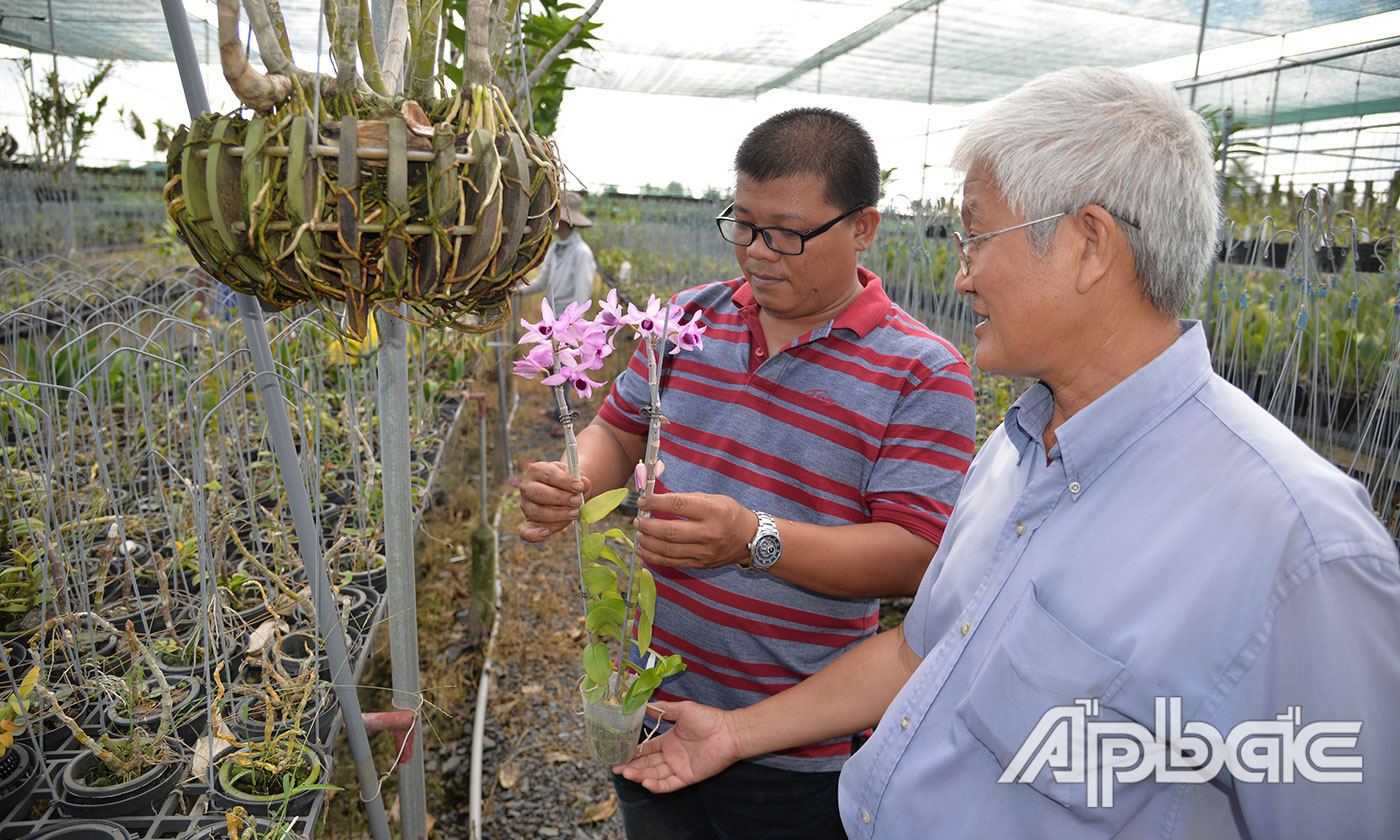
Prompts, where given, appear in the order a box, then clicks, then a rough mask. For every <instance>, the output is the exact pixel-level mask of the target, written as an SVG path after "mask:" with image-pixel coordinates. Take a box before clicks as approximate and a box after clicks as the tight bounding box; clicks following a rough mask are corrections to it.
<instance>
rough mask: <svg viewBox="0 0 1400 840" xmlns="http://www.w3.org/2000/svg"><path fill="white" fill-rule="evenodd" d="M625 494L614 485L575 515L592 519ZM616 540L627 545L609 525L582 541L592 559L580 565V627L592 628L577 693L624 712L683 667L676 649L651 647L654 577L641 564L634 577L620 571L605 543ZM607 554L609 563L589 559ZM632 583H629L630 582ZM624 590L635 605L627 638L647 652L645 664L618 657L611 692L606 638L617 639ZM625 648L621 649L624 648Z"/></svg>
mask: <svg viewBox="0 0 1400 840" xmlns="http://www.w3.org/2000/svg"><path fill="white" fill-rule="evenodd" d="M626 495H627V488H625V487H623V488H619V489H617V490H612V491H610V492H608V493H601V494H599V495H597V496H595V497H594V498H592V499H590V500H589V501H588V502H587V503H586V504H585V505H584V506H583V509H582V510H581V511H580V514H579V516H580V519H582V520H583V521H584V522H587V523H590V524H591V523H593V522H597V521H598V520H600V519H602V518H603V517H605V516H607V515H608V514H609V513H612V511H613V510H614V509H615V508H616V507H617V506H618V505H619V504H621V502H622V500H623V498H625V497H626ZM610 539H611V540H616V541H618V542H620V543H623V544H624V545H626V546H628V547H629V548H631V547H632V546H633V543H632V540H631V538H630V537H628V536H627V534H626V533H624V532H623V531H622V530H621V529H619V528H610V529H608V530H607V531H604V532H603V533H590V534H588V536H586V537H585V538H584V540H583V543H582V549H581V550H582V552H583V559H584V561H585V562H588V563H591V564H592V565H590V566H588V567H587V568H586V569H584V572H583V584H584V588H585V590H586V591H587V593H588V599H587V602H586V604H585V613H584V627H585V628H586V629H587V630H588V631H589V632H590V633H591V634H593V637H591V638H592V640H591V641H590V642H589V644H588V645H587V646H586V647H585V648H584V650H583V670H584V675H585V676H584V679H583V686H582V690H583V694H584V696H585V697H587V698H588V699H589V700H590V701H593V702H597V701H603V702H616V703H619V704H620V705H621V706H622V711H623V712H624V713H628V714H630V713H631V712H634V711H636V710H637V709H639V708H641V707H642V705H644V704H645V703H646V701H647V700H648V699H650V698H651V694H652V692H653V691H655V690H656V687H657V686H659V685H660V684H661V681H662V680H663V679H665V678H666V677H668V676H670V675H672V674H675V673H679V672H680V671H683V670H684V669H685V664H684V663H683V662H681V658H680V656H679V655H676V654H673V655H670V656H660V655H659V654H657V653H656V652H655V651H653V650H652V649H651V633H652V624H653V622H654V621H655V619H656V580H655V579H654V578H653V577H652V574H651V571H650V570H649V569H647V568H646V567H645V566H643V567H642V568H640V569H638V570H637V573H636V580H635V581H630V580H628V579H627V578H626V577H625V571H626V569H625V567H624V566H623V564H622V562H621V560H620V559H619V558H618V556H617V553H616V551H614V550H613V549H612V548H611V547H610V546H608V545H607V544H606V542H607V540H610ZM599 559H604V560H607V562H608V563H610V564H612V565H603V564H602V563H597V562H595V561H597V560H599ZM633 583H635V584H636V585H635V586H632V584H633ZM624 592H626V593H628V594H629V595H631V596H634V597H635V598H636V603H635V604H633V605H632V607H631V608H632V609H634V610H635V611H636V614H637V615H636V628H637V629H636V638H635V639H632V640H629V641H628V643H627V644H628V646H629V647H632V648H635V650H636V651H637V653H638V654H639V658H641V659H643V660H646V659H647V658H648V655H650V657H651V665H650V666H649V667H646V668H638V667H637V666H636V665H635V664H634V663H633V662H631V661H629V660H628V657H626V656H622V657H620V658H621V660H622V661H623V663H624V664H623V666H622V667H623V668H625V669H626V673H625V674H624V675H623V679H622V681H621V696H620V697H616V696H613V694H612V689H613V685H614V684H615V682H616V681H615V679H614V675H615V674H616V668H617V661H616V660H617V657H614V655H613V653H612V650H611V648H610V647H609V645H608V643H607V641H606V639H612V640H614V641H616V642H617V643H619V644H622V642H623V639H622V623H623V619H624V618H625V617H626V615H627V610H628V604H627V602H626V600H624V595H623V593H624ZM624 652H625V651H624Z"/></svg>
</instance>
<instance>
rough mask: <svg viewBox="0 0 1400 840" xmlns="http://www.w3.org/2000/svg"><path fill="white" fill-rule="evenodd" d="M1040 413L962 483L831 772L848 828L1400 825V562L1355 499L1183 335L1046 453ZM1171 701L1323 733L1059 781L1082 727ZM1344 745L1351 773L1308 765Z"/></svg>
mask: <svg viewBox="0 0 1400 840" xmlns="http://www.w3.org/2000/svg"><path fill="white" fill-rule="evenodd" d="M1050 413H1051V395H1050V392H1049V390H1048V389H1047V388H1046V387H1045V386H1044V385H1036V386H1034V387H1033V388H1032V389H1031V390H1030V391H1028V392H1027V393H1026V394H1025V395H1024V396H1022V397H1021V399H1019V400H1018V401H1017V402H1016V405H1014V406H1013V407H1012V408H1011V410H1010V411H1008V412H1007V415H1006V420H1005V422H1004V423H1003V424H1002V426H1001V427H1000V428H999V429H997V431H996V432H994V433H993V434H992V436H991V438H990V439H989V440H988V441H987V444H986V445H985V446H984V447H983V448H982V450H981V452H980V453H979V454H978V455H977V457H976V459H975V460H974V461H973V464H972V467H971V469H970V470H969V471H968V474H967V482H966V484H965V486H964V489H963V492H962V495H961V496H960V497H959V499H958V502H957V506H956V508H955V509H954V512H953V516H952V519H951V520H950V522H949V524H948V528H947V532H946V534H945V535H944V539H943V543H942V544H941V545H940V546H939V549H938V553H937V555H936V556H935V557H934V559H933V562H932V564H930V566H929V569H928V572H927V574H926V575H925V577H924V580H923V583H922V584H921V586H920V591H919V595H918V597H917V598H916V599H915V602H914V606H913V608H912V609H911V610H910V611H909V614H908V616H907V618H906V619H905V623H904V633H905V638H906V640H907V642H908V644H909V645H910V646H911V647H912V648H913V650H914V652H915V653H917V654H918V655H919V656H921V657H922V658H923V661H922V663H921V664H920V665H919V667H918V669H917V670H916V671H915V672H914V675H913V676H912V677H911V678H910V679H909V681H908V682H907V683H906V684H905V686H904V688H903V689H902V690H901V691H900V693H899V694H898V696H897V697H896V698H895V700H894V702H893V703H891V704H890V706H889V708H888V709H887V710H886V712H885V715H884V718H883V719H882V720H881V722H880V725H879V727H878V728H877V729H876V731H875V735H874V737H872V738H871V739H870V741H869V742H868V743H866V744H865V746H863V747H862V748H861V749H860V751H859V752H857V753H856V755H855V756H854V757H853V758H852V759H851V760H850V761H849V762H848V763H847V764H846V766H845V769H844V770H843V772H842V774H841V787H840V803H841V814H842V818H843V820H844V822H845V826H846V831H847V832H848V833H849V834H850V836H851V837H852V838H859V839H860V840H863V839H864V838H891V840H909V838H925V837H948V838H982V837H1015V838H1029V837H1055V838H1061V837H1062V838H1074V840H1080V838H1097V837H1128V838H1148V837H1151V838H1202V840H1205V839H1206V838H1209V840H1216V839H1217V838H1232V837H1253V838H1269V840H1274V838H1290V837H1297V838H1334V837H1335V838H1343V837H1344V838H1348V840H1361V839H1363V838H1395V837H1398V836H1400V564H1398V563H1397V557H1396V550H1395V544H1394V542H1393V541H1392V540H1391V539H1390V537H1389V536H1388V535H1387V534H1386V532H1385V530H1384V529H1383V528H1382V527H1381V526H1380V524H1379V522H1378V521H1377V520H1376V518H1375V516H1374V515H1373V514H1372V512H1371V506H1370V501H1369V499H1368V497H1367V495H1366V493H1365V491H1364V490H1363V488H1362V487H1361V486H1360V485H1359V484H1358V483H1356V482H1355V481H1353V480H1351V479H1349V478H1347V477H1346V476H1345V475H1343V474H1342V473H1341V472H1340V471H1339V470H1337V469H1336V468H1335V467H1333V466H1332V465H1330V464H1329V463H1327V462H1326V461H1325V460H1323V459H1322V458H1321V457H1319V456H1318V455H1317V454H1316V453H1314V452H1313V451H1312V450H1311V449H1310V448H1309V447H1308V446H1306V445H1305V444H1304V443H1303V442H1302V441H1300V440H1299V439H1298V438H1297V437H1295V436H1294V435H1293V434H1291V433H1290V432H1289V431H1288V430H1287V429H1286V428H1285V427H1284V426H1282V425H1281V424H1280V423H1279V422H1278V421H1277V420H1275V419H1274V418H1273V417H1271V416H1270V415H1269V414H1268V413H1267V412H1265V411H1264V410H1263V409H1262V408H1260V407H1259V406H1258V405H1257V404H1255V403H1254V402H1253V401H1252V400H1251V399H1249V397H1248V396H1246V395H1245V394H1244V393H1242V392H1241V391H1239V390H1238V389H1236V388H1234V387H1233V386H1231V385H1230V384H1228V383H1227V382H1225V381H1224V380H1223V379H1221V378H1220V377H1218V376H1216V375H1215V374H1214V373H1213V372H1212V371H1211V367H1210V357H1209V353H1208V351H1207V349H1206V343H1205V338H1204V333H1203V330H1202V329H1201V327H1200V325H1199V324H1198V323H1183V334H1182V337H1181V338H1180V339H1179V340H1178V341H1177V342H1176V343H1175V344H1173V345H1172V346H1171V347H1170V348H1168V349H1167V350H1166V351H1165V352H1163V353H1162V354H1161V355H1160V356H1158V357H1157V358H1156V359H1154V360H1153V361H1152V362H1151V363H1150V364H1148V365H1147V366H1145V367H1143V368H1142V369H1140V370H1139V371H1137V372H1136V373H1134V374H1133V375H1132V376H1131V377H1129V378H1128V379H1126V380H1124V381H1123V382H1121V383H1119V384H1118V385H1117V386H1116V387H1114V388H1113V389H1112V390H1111V391H1109V392H1108V393H1107V394H1105V395H1104V396H1102V397H1100V398H1099V399H1098V400H1096V401H1094V402H1093V403H1092V404H1091V405H1089V406H1087V407H1086V408H1084V409H1083V410H1081V411H1080V412H1078V413H1077V414H1075V415H1074V416H1073V417H1071V418H1070V419H1069V420H1068V421H1066V422H1065V423H1064V424H1063V425H1061V426H1060V427H1059V429H1057V431H1056V437H1057V440H1058V442H1057V444H1056V445H1055V448H1054V449H1053V450H1051V452H1050V453H1049V457H1048V458H1047V453H1046V451H1045V447H1044V443H1043V432H1044V429H1045V426H1046V424H1047V422H1048V421H1049V420H1050ZM1047 460H1048V461H1049V463H1048V464H1047ZM1172 697H1179V698H1181V700H1180V712H1179V714H1178V715H1177V717H1176V718H1175V720H1176V726H1178V727H1180V726H1181V725H1182V724H1183V723H1185V724H1186V726H1187V728H1186V730H1185V731H1186V732H1187V733H1188V734H1189V733H1191V732H1193V731H1196V732H1198V733H1199V732H1203V731H1204V730H1193V729H1191V728H1190V727H1191V726H1192V725H1193V723H1203V724H1209V725H1210V726H1212V727H1214V729H1215V730H1216V731H1218V732H1219V733H1220V734H1221V736H1222V738H1223V737H1225V736H1228V735H1229V734H1230V733H1231V731H1232V730H1235V734H1236V735H1237V736H1238V735H1242V734H1246V733H1249V734H1257V733H1258V732H1261V731H1262V729H1263V728H1268V726H1269V725H1272V727H1273V731H1274V732H1275V733H1280V732H1284V733H1288V735H1290V736H1292V735H1293V734H1294V733H1295V731H1296V736H1295V737H1292V738H1291V740H1292V741H1293V742H1294V743H1303V742H1305V741H1307V740H1308V739H1307V737H1304V736H1306V735H1309V734H1311V735H1318V734H1325V735H1336V736H1337V740H1332V741H1328V740H1327V739H1326V738H1317V739H1314V740H1313V741H1312V742H1311V749H1312V752H1311V753H1309V752H1308V750H1307V749H1306V748H1303V749H1299V750H1295V751H1291V752H1290V755H1289V757H1290V758H1291V760H1290V761H1286V762H1280V761H1274V760H1272V759H1271V758H1270V754H1269V753H1268V743H1273V744H1274V745H1275V746H1274V752H1275V753H1276V754H1281V753H1282V752H1283V750H1282V747H1281V746H1279V745H1282V744H1283V743H1284V741H1285V736H1284V735H1278V736H1277V737H1275V738H1273V740H1272V742H1270V741H1269V740H1268V739H1261V738H1254V739H1252V740H1247V741H1246V743H1245V746H1244V747H1243V748H1242V751H1241V752H1242V754H1243V753H1249V755H1246V757H1245V758H1244V759H1243V761H1242V762H1241V764H1242V765H1243V766H1239V767H1231V766H1229V765H1226V766H1225V767H1224V768H1223V769H1221V770H1220V771H1219V772H1218V773H1216V774H1214V776H1213V778H1212V779H1211V781H1210V782H1209V783H1191V782H1186V781H1175V782H1173V781H1171V780H1167V781H1155V780H1154V778H1153V776H1152V775H1148V776H1147V777H1146V778H1145V779H1144V780H1142V781H1133V782H1124V781H1121V779H1122V778H1124V777H1123V776H1119V777H1114V778H1117V779H1120V780H1119V781H1117V782H1116V784H1108V783H1106V782H1105V779H1104V776H1103V774H1102V773H1100V774H1097V775H1095V774H1090V775H1089V776H1087V777H1079V778H1078V780H1076V777H1075V776H1074V775H1073V774H1072V773H1069V772H1066V771H1067V770H1068V769H1072V767H1073V763H1072V762H1071V763H1068V764H1067V763H1066V761H1067V759H1066V756H1070V757H1071V758H1072V757H1074V755H1075V754H1076V750H1077V751H1078V752H1079V753H1081V754H1082V755H1080V756H1079V759H1078V760H1079V765H1080V766H1081V768H1082V767H1083V763H1084V761H1085V760H1087V759H1088V757H1090V756H1094V757H1097V756H1099V755H1101V754H1102V753H1101V752H1100V751H1098V750H1095V749H1094V748H1093V744H1094V743H1095V742H1094V741H1093V740H1092V739H1089V741H1088V744H1087V745H1086V742H1085V733H1086V732H1087V731H1090V730H1091V729H1092V728H1093V727H1094V725H1098V726H1100V727H1104V728H1107V727H1109V726H1115V727H1117V731H1119V732H1133V733H1139V735H1138V736H1137V739H1138V741H1140V742H1141V741H1146V742H1149V743H1148V749H1149V750H1150V749H1151V746H1152V744H1151V741H1152V740H1153V738H1152V737H1151V736H1152V735H1153V734H1154V733H1155V734H1156V735H1157V736H1158V738H1160V739H1166V738H1168V737H1169V732H1170V731H1171V728H1172V723H1171V720H1172V718H1171V712H1170V706H1169V705H1168V701H1167V698H1172ZM1157 698H1163V700H1160V701H1159V700H1158V699H1157ZM1077 700H1082V701H1085V703H1084V705H1077V704H1076V701H1077ZM1065 707H1067V708H1069V709H1076V708H1077V709H1079V710H1080V712H1081V713H1080V714H1079V715H1078V717H1077V721H1078V726H1077V727H1075V726H1073V725H1072V724H1073V723H1074V722H1075V720H1076V718H1075V716H1074V715H1073V714H1068V715H1066V714H1065V713H1064V708H1065ZM1164 707H1166V708H1168V710H1169V711H1168V714H1167V719H1165V720H1164V719H1163V717H1162V711H1161V710H1162V709H1163V708H1164ZM1293 707H1297V709H1296V711H1295V710H1294V708H1293ZM1056 708H1060V712H1055V711H1053V710H1055V709H1056ZM1047 712H1050V713H1051V714H1050V715H1049V716H1048V717H1046V720H1047V721H1049V720H1053V719H1058V718H1063V720H1064V721H1066V722H1065V723H1064V725H1063V726H1062V727H1060V728H1057V729H1049V730H1047V729H1045V728H1044V725H1043V724H1042V717H1043V716H1046V713H1047ZM1280 715H1284V716H1291V718H1292V719H1291V720H1285V721H1279V716H1280ZM1255 720H1258V721H1266V722H1269V724H1259V725H1256V724H1248V723H1245V722H1247V721H1255ZM1349 721H1352V722H1354V721H1359V722H1360V731H1359V733H1356V732H1355V724H1346V723H1345V722H1349ZM1312 722H1322V723H1319V724H1318V725H1317V726H1315V727H1313V728H1312V729H1310V730H1304V729H1303V727H1304V726H1306V725H1308V724H1310V723H1312ZM1334 722H1341V723H1334ZM1242 723H1243V724H1245V726H1244V727H1243V728H1241V729H1237V730H1236V726H1237V725H1239V724H1242ZM1038 724H1040V725H1041V729H1039V730H1037V726H1038ZM1348 727H1350V729H1348ZM1032 731H1037V732H1038V738H1044V741H1043V742H1042V743H1041V745H1040V747H1039V748H1037V745H1036V744H1034V743H1033V744H1031V745H1030V747H1029V748H1025V749H1023V742H1024V741H1025V740H1026V739H1027V736H1029V735H1030V734H1031V733H1032ZM1100 731H1102V730H1100ZM1176 731H1177V732H1181V731H1182V730H1181V729H1180V728H1178V729H1177V730H1176ZM1347 731H1351V732H1352V737H1354V738H1355V739H1356V740H1355V741H1354V742H1352V741H1348V740H1347V736H1346V734H1345V733H1346V732H1347ZM1066 733H1069V734H1066ZM1075 733H1077V734H1075ZM1142 733H1146V734H1145V735H1144V734H1142ZM1339 733H1340V734H1339ZM1047 735H1048V737H1047ZM1202 737H1204V736H1202ZM1127 740H1132V739H1131V738H1129V739H1127ZM1173 743H1175V744H1176V745H1177V747H1176V748H1177V749H1178V750H1179V751H1180V752H1179V754H1178V755H1177V756H1176V758H1175V759H1174V760H1177V761H1185V762H1187V764H1189V763H1190V762H1189V761H1187V759H1190V758H1192V756H1193V754H1192V753H1191V752H1190V751H1189V748H1190V747H1191V746H1193V745H1199V744H1201V743H1202V740H1201V739H1197V740H1194V741H1193V740H1191V739H1190V738H1187V739H1186V740H1184V741H1176V742H1173ZM1056 745H1058V746H1059V747H1060V751H1059V752H1058V753H1057V752H1056V751H1055V749H1054V747H1055V746H1056ZM1119 746H1122V744H1121V741H1120V744H1119ZM1158 746H1159V747H1160V741H1159V742H1158ZM1328 747H1330V748H1328ZM1259 750H1264V752H1263V753H1260V752H1259ZM1220 752H1221V753H1225V752H1229V750H1228V749H1222V750H1221V751H1220ZM1294 752H1296V753H1299V754H1296V755H1295V754H1292V753H1294ZM1358 756H1359V763H1360V773H1361V778H1362V781H1361V782H1360V783H1351V782H1332V783H1327V782H1320V781H1311V780H1308V779H1306V778H1304V777H1303V775H1302V774H1303V773H1304V772H1308V771H1312V768H1313V767H1314V766H1318V767H1321V768H1322V769H1321V770H1320V771H1315V772H1314V775H1317V776H1318V777H1319V778H1332V779H1337V778H1342V777H1344V775H1337V774H1336V772H1337V771H1341V770H1344V771H1345V772H1349V773H1353V774H1354V773H1355V765H1356V764H1357V762H1358V758H1357V757H1358ZM1131 757H1132V756H1131V754H1130V755H1129V757H1128V760H1127V761H1126V763H1128V764H1131V763H1132V761H1131ZM1329 757H1330V758H1329ZM1104 761H1105V762H1108V758H1105V759H1104ZM1329 762H1332V767H1330V768H1328V767H1323V765H1328V763H1329ZM1285 764H1286V765H1288V766H1287V768H1286V769H1285V768H1284V765H1285ZM1008 766H1011V767H1012V772H1011V773H1010V774H1009V778H1011V779H1015V778H1018V772H1019V778H1022V779H1025V780H1026V781H1007V782H1002V783H999V782H998V779H999V778H1000V777H1002V776H1003V774H1004V773H1005V772H1006V771H1007V768H1008ZM1143 766H1146V767H1150V766H1151V765H1150V764H1148V765H1143ZM1270 766H1272V767H1274V772H1275V773H1276V774H1277V775H1278V776H1279V778H1280V779H1281V780H1280V781H1269V780H1268V778H1269V777H1268V774H1267V773H1263V772H1262V771H1261V774H1255V773H1254V772H1252V771H1251V768H1254V769H1255V770H1258V769H1259V768H1267V767H1270ZM1026 768H1029V770H1027V769H1026ZM1057 768H1058V769H1059V770H1060V771H1061V772H1060V774H1059V775H1058V776H1057V775H1056V774H1055V770H1056V769H1057ZM1329 770H1330V771H1333V772H1334V774H1333V775H1332V776H1326V775H1325V772H1326V771H1329ZM1111 772H1118V771H1111ZM1248 777H1252V778H1257V779H1260V780H1257V781H1255V780H1249V781H1246V780H1244V779H1245V778H1248ZM1289 777H1291V778H1292V781H1283V780H1282V779H1284V778H1289ZM1088 778H1093V779H1095V780H1097V781H1096V782H1095V784H1092V785H1091V784H1089V783H1088V782H1087V779H1088ZM1090 788H1094V790H1091V789H1090ZM1106 794H1107V795H1108V796H1111V798H1112V803H1113V804H1112V806H1111V807H1105V806H1104V803H1105V799H1104V797H1105V795H1106ZM1091 797H1094V798H1097V803H1098V807H1090V805H1089V801H1090V799H1091Z"/></svg>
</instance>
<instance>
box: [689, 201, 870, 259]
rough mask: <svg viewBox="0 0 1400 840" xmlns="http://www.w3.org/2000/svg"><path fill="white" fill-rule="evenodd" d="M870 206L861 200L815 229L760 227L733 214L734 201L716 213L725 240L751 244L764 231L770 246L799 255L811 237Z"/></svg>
mask: <svg viewBox="0 0 1400 840" xmlns="http://www.w3.org/2000/svg"><path fill="white" fill-rule="evenodd" d="M870 206H872V205H869V204H858V205H856V206H855V207H852V208H851V209H850V210H847V211H846V212H844V213H842V214H841V215H839V216H837V217H836V218H834V219H832V220H831V221H829V222H827V223H826V224H824V225H821V226H819V227H814V228H812V229H811V230H793V229H792V228H785V227H759V226H758V225H751V224H749V223H748V222H741V221H739V220H738V219H735V218H733V217H731V216H730V215H729V214H730V213H732V212H734V205H733V204H730V205H729V206H728V207H726V208H724V210H723V211H721V212H720V214H719V215H718V216H715V224H716V225H718V226H719V235H720V236H722V237H724V241H725V242H729V243H731V244H734V245H740V246H745V247H747V246H749V245H752V244H753V241H754V240H755V239H756V238H758V236H759V234H762V235H763V242H764V244H766V245H767V246H768V247H769V249H771V250H773V251H774V252H776V253H779V254H784V255H786V256H789V257H795V256H797V255H799V254H801V253H802V251H803V249H804V248H806V246H807V240H808V239H811V238H812V237H814V236H821V235H822V234H823V233H826V232H827V231H829V230H831V229H832V228H833V227H835V226H836V223H837V222H839V221H841V220H843V219H845V218H846V217H847V216H850V215H851V214H852V213H858V212H860V211H861V210H864V209H865V208H867V207H870Z"/></svg>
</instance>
